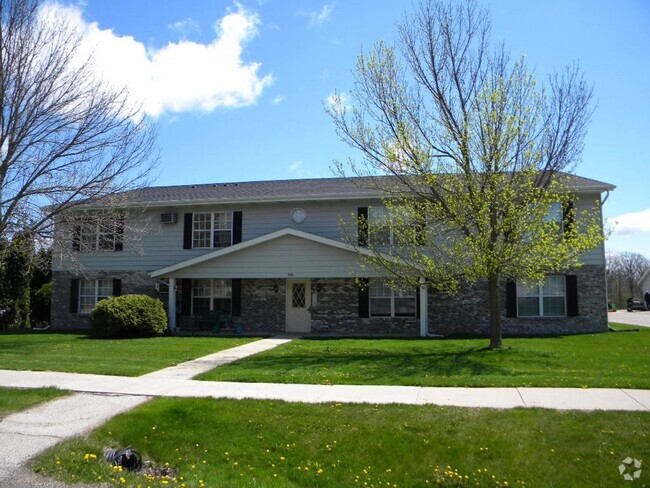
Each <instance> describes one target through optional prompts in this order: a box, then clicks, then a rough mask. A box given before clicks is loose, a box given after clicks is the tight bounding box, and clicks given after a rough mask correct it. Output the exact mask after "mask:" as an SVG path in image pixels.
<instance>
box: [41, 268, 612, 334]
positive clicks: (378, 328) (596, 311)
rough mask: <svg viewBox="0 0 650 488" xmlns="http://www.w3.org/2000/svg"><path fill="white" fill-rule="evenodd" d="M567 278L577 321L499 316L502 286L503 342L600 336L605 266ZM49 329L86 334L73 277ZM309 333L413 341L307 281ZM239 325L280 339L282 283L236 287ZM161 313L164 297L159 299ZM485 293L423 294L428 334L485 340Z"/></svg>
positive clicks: (130, 276) (140, 279) (141, 285)
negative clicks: (574, 291)
mask: <svg viewBox="0 0 650 488" xmlns="http://www.w3.org/2000/svg"><path fill="white" fill-rule="evenodd" d="M568 274H575V275H576V276H577V279H578V313H579V315H578V316H577V317H561V318H550V317H539V318H510V317H506V316H505V315H506V311H505V286H503V287H502V294H501V304H502V321H503V322H502V325H503V334H504V335H506V336H507V335H554V334H576V333H589V332H604V331H606V330H607V308H606V303H607V301H606V290H605V268H604V266H583V267H581V268H578V269H576V270H574V271H571V272H570V273H568ZM52 278H53V282H54V283H53V295H52V321H51V323H52V326H53V327H55V328H61V329H63V328H67V329H80V328H88V327H89V326H90V320H89V319H90V316H89V315H81V314H71V313H70V280H71V279H72V278H78V276H75V275H73V274H72V273H63V272H54V273H53V277H52ZM87 278H88V279H98V278H111V279H113V278H119V279H121V280H122V293H123V294H127V293H143V294H146V295H149V296H152V297H156V298H161V296H160V295H159V294H158V292H157V291H156V289H155V281H154V280H152V279H151V278H150V277H149V275H148V273H144V272H121V273H120V272H111V273H93V274H89V275H88V276H87ZM312 294H315V305H314V306H312V309H311V312H312V333H313V334H315V335H318V334H324V335H328V334H332V335H399V336H417V335H419V331H420V326H419V319H418V318H415V317H398V318H386V317H373V318H359V292H358V288H357V286H356V283H355V282H354V280H353V279H313V280H312ZM241 295H242V303H241V317H234V318H233V325H234V326H238V325H241V326H242V327H243V328H244V330H245V331H246V332H270V333H282V332H284V331H285V330H286V282H285V280H284V279H244V280H242V290H241ZM163 302H164V305H165V307H166V306H167V300H166V295H165V296H164V298H163ZM190 324H191V317H189V316H181V315H179V316H178V317H177V326H179V327H182V326H183V325H190ZM489 331H490V325H489V315H488V305H487V285H486V284H485V283H479V284H477V285H476V286H474V287H471V288H469V287H466V288H464V289H463V290H462V291H461V293H460V294H459V295H456V296H453V297H449V296H444V295H439V294H435V293H431V292H430V293H429V332H430V333H433V334H441V335H445V336H454V335H467V336H487V335H489Z"/></svg>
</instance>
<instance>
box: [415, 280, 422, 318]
mask: <svg viewBox="0 0 650 488" xmlns="http://www.w3.org/2000/svg"><path fill="white" fill-rule="evenodd" d="M420 301H421V300H420V287H417V288H416V289H415V316H416V317H417V318H420Z"/></svg>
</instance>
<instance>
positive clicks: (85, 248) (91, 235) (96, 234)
mask: <svg viewBox="0 0 650 488" xmlns="http://www.w3.org/2000/svg"><path fill="white" fill-rule="evenodd" d="M77 232H78V234H77V236H75V238H76V239H77V240H78V241H77V242H78V243H79V250H80V251H82V252H92V251H115V250H116V249H117V242H118V239H119V236H118V219H116V218H114V217H101V216H93V217H84V218H82V219H81V221H80V223H79V226H78V231H77Z"/></svg>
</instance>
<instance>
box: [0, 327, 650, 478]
mask: <svg viewBox="0 0 650 488" xmlns="http://www.w3.org/2000/svg"><path fill="white" fill-rule="evenodd" d="M290 340H292V339H291V338H270V339H263V340H260V341H256V342H252V343H250V344H246V345H243V346H239V347H236V348H232V349H228V350H225V351H221V352H218V353H215V354H211V355H209V356H205V357H202V358H199V359H195V360H193V361H188V362H187V363H183V364H179V365H178V366H174V367H171V368H165V369H162V370H160V371H156V372H153V373H150V374H147V375H144V376H140V377H136V378H130V377H122V376H104V375H93V374H75V373H56V372H44V371H10V370H0V386H5V387H16V388H43V387H49V386H54V387H57V388H60V389H63V390H69V391H73V392H78V393H76V394H74V395H72V396H69V397H65V398H62V399H58V400H54V401H51V402H48V403H45V404H42V405H39V406H36V407H34V408H32V409H29V410H25V411H23V412H18V413H15V414H12V415H9V416H7V417H5V418H4V419H2V420H1V421H0V459H3V461H4V463H3V465H2V466H0V486H12V487H19V486H25V487H27V486H43V487H45V486H47V487H55V486H56V487H58V486H59V484H57V483H55V482H50V481H48V480H44V479H39V480H34V479H33V476H34V475H32V474H26V472H25V470H24V468H21V465H23V464H24V463H25V462H27V461H28V460H29V459H30V458H31V457H33V456H35V455H37V454H39V453H40V452H42V451H44V450H45V449H47V448H49V447H51V446H53V445H54V444H56V443H58V442H60V441H62V440H64V439H66V438H69V437H72V436H75V435H79V434H82V433H84V432H87V431H89V430H91V429H93V428H95V427H97V426H99V425H101V424H103V423H105V422H106V421H107V420H109V419H110V418H111V417H113V416H115V415H117V414H120V413H122V412H126V411H128V410H130V409H132V408H134V407H136V406H138V405H140V404H142V403H144V402H146V401H147V400H149V399H150V398H153V397H210V398H232V399H244V398H252V399H263V400H271V399H272V400H284V401H289V402H307V403H321V402H341V403H372V404H388V403H399V404H405V405H428V404H435V405H447V406H460V407H486V408H516V407H523V408H531V407H541V408H550V409H557V410H627V411H650V390H627V389H604V388H594V389H591V388H590V389H581V388H436V387H415V386H374V385H301V384H275V383H234V382H216V381H214V382H213V381H195V380H191V379H190V378H192V377H194V376H196V375H197V374H200V373H203V372H205V371H208V370H210V369H213V368H215V367H217V366H219V365H222V364H226V363H229V362H232V361H235V360H237V359H241V358H244V357H246V356H250V355H252V354H256V353H258V352H261V351H265V350H268V349H271V348H273V347H277V346H278V345H280V344H285V343H287V342H289V341H290ZM19 473H22V475H21V476H23V478H20V476H19ZM25 476H31V478H30V479H29V480H27V481H24V477H25ZM19 478H20V479H19ZM21 479H22V480H23V481H22V482H21Z"/></svg>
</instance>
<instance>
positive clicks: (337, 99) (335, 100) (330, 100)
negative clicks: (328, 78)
mask: <svg viewBox="0 0 650 488" xmlns="http://www.w3.org/2000/svg"><path fill="white" fill-rule="evenodd" d="M349 100H350V97H349V96H348V94H347V93H345V92H337V93H332V94H330V95H329V96H328V97H327V98H326V99H325V105H326V106H327V108H328V109H330V110H332V111H333V112H335V113H341V112H345V111H347V110H349V109H351V108H352V107H351V106H350V105H349V104H348V101H349Z"/></svg>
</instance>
